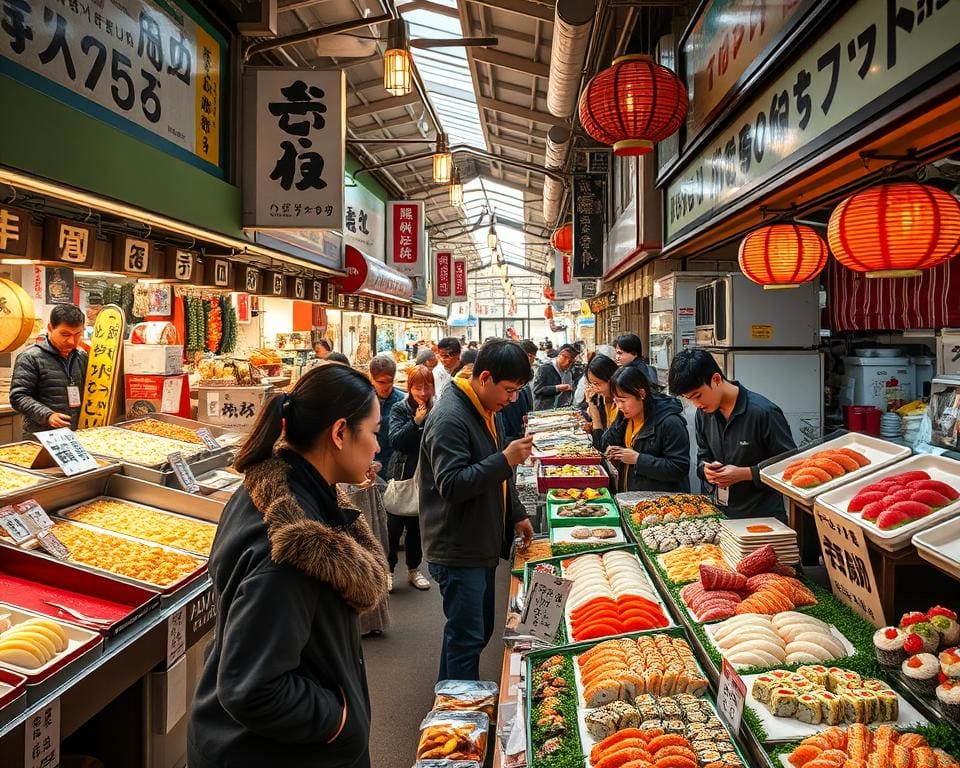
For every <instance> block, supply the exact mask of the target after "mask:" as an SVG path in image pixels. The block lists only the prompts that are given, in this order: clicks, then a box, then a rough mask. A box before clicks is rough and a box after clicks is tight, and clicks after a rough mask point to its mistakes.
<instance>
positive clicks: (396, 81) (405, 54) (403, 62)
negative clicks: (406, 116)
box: [383, 19, 413, 96]
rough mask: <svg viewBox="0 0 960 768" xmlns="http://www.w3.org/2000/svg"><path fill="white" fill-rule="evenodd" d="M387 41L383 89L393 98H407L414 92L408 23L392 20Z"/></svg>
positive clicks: (401, 20)
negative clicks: (407, 95)
mask: <svg viewBox="0 0 960 768" xmlns="http://www.w3.org/2000/svg"><path fill="white" fill-rule="evenodd" d="M387 40H388V42H387V49H386V50H385V51H384V52H383V88H384V90H385V91H386V92H387V93H389V94H392V95H393V96H405V95H406V94H408V93H410V91H412V90H413V85H412V83H411V66H412V62H411V57H410V43H409V35H408V33H407V22H405V21H404V20H403V19H391V20H390V23H389V24H388V25H387Z"/></svg>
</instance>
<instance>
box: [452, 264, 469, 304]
mask: <svg viewBox="0 0 960 768" xmlns="http://www.w3.org/2000/svg"><path fill="white" fill-rule="evenodd" d="M453 300H454V301H466V300H467V262H466V259H457V260H456V261H454V262H453Z"/></svg>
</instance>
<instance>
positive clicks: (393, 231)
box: [387, 200, 426, 277]
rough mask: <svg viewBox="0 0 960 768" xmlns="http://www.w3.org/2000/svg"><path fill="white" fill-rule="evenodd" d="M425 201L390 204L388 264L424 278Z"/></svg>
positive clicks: (388, 206) (403, 272) (408, 274)
mask: <svg viewBox="0 0 960 768" xmlns="http://www.w3.org/2000/svg"><path fill="white" fill-rule="evenodd" d="M423 206H424V204H423V202H414V201H412V200H404V201H391V202H389V203H387V264H389V265H390V266H391V267H393V268H394V269H395V270H397V272H399V273H400V274H402V275H406V276H407V277H422V276H423V270H424V266H425V264H424V261H425V258H424V253H425V251H426V243H425V240H426V237H425V230H424V209H423Z"/></svg>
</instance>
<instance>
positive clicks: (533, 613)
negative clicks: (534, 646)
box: [517, 571, 573, 644]
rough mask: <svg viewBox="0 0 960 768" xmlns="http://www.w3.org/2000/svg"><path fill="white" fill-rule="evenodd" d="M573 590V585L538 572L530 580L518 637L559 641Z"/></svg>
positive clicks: (549, 641)
mask: <svg viewBox="0 0 960 768" xmlns="http://www.w3.org/2000/svg"><path fill="white" fill-rule="evenodd" d="M572 586H573V582H572V581H569V580H567V579H561V578H559V577H557V576H551V575H550V574H548V573H545V572H543V571H535V572H534V573H533V576H532V577H531V578H530V588H529V589H528V590H527V596H526V599H525V601H524V605H523V614H521V616H520V625H519V626H518V627H517V633H518V634H521V635H531V636H533V637H535V638H537V639H538V640H543V641H544V642H545V643H551V644H552V643H553V642H554V641H555V640H556V639H557V630H558V629H559V628H560V622H561V621H562V620H563V611H564V608H565V607H566V605H567V598H568V597H569V596H570V588H571V587H572Z"/></svg>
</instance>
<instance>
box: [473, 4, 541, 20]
mask: <svg viewBox="0 0 960 768" xmlns="http://www.w3.org/2000/svg"><path fill="white" fill-rule="evenodd" d="M471 1H472V2H474V3H476V4H477V5H485V6H487V7H488V8H495V9H497V10H498V11H507V12H509V13H516V14H518V15H519V16H527V17H529V18H533V19H541V20H542V21H550V22H552V21H553V8H551V7H550V6H549V5H544V4H541V3H537V2H531V0H471Z"/></svg>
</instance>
